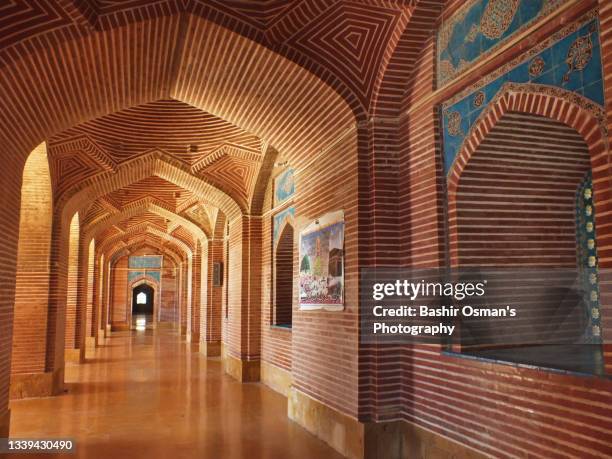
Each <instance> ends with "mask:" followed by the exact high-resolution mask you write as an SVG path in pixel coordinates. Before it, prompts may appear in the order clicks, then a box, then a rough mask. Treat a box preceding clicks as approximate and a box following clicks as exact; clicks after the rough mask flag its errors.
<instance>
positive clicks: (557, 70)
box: [440, 11, 604, 173]
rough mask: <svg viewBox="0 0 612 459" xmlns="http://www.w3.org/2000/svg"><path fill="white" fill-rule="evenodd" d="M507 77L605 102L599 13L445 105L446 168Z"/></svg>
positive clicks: (539, 46)
mask: <svg viewBox="0 0 612 459" xmlns="http://www.w3.org/2000/svg"><path fill="white" fill-rule="evenodd" d="M506 83H521V84H533V85H534V86H546V87H548V86H550V87H556V88H561V89H564V90H566V91H570V92H573V93H576V94H579V95H580V96H583V97H584V98H586V99H588V100H590V101H592V102H593V103H595V104H597V105H598V106H600V107H603V104H604V86H603V80H602V62H601V46H600V40H599V23H598V19H597V13H596V12H595V11H593V12H590V13H588V14H587V15H586V16H585V17H583V18H582V19H581V20H579V21H577V22H575V23H573V24H570V25H569V26H567V27H565V28H564V29H562V30H560V31H559V32H557V33H555V34H553V35H552V36H551V37H549V38H548V39H547V40H544V41H543V42H542V43H540V44H538V45H536V46H535V47H534V48H533V49H532V50H530V51H528V52H527V53H525V54H523V55H522V56H519V57H518V58H516V59H514V60H513V61H511V62H509V63H507V64H506V65H504V66H503V67H500V68H499V69H497V70H496V71H494V72H492V73H491V74H489V75H487V76H485V77H483V78H482V79H481V80H480V81H478V82H477V83H476V84H474V85H472V86H470V87H468V88H466V89H465V90H463V91H461V92H460V93H458V94H456V95H455V96H453V97H451V98H450V99H449V100H447V101H446V102H444V103H443V104H442V105H441V108H440V110H441V120H442V135H443V142H442V144H443V154H444V170H445V172H446V173H448V172H449V170H450V169H451V166H452V164H453V162H454V160H455V158H456V156H457V154H458V153H459V151H460V150H461V147H462V144H463V141H464V139H465V137H466V136H467V135H468V133H469V132H470V129H471V128H472V126H473V125H474V123H475V122H476V120H477V119H478V118H479V116H480V115H481V114H482V113H483V111H484V110H485V109H486V108H487V106H488V104H489V102H490V101H491V100H493V99H494V98H495V96H496V94H497V93H498V92H499V90H500V89H501V88H502V86H503V85H504V84H506Z"/></svg>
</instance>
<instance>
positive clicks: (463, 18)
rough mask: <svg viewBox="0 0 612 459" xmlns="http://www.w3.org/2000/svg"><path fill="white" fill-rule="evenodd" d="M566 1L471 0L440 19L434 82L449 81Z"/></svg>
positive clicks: (442, 82) (442, 83)
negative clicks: (436, 77) (435, 79)
mask: <svg viewBox="0 0 612 459" xmlns="http://www.w3.org/2000/svg"><path fill="white" fill-rule="evenodd" d="M565 1H566V0H474V1H468V2H466V3H465V4H464V5H463V6H462V7H461V8H459V10H458V11H456V12H455V13H454V14H452V16H451V17H450V18H449V19H447V20H446V21H444V22H443V23H442V25H441V26H440V29H439V31H438V35H437V50H438V52H437V59H438V67H437V68H438V84H439V86H443V85H444V84H446V83H448V82H450V81H452V80H453V79H455V78H456V77H457V76H459V75H460V74H461V73H463V72H465V71H466V70H467V69H469V68H470V67H471V66H472V65H473V64H474V63H475V62H476V61H477V60H479V59H480V58H481V57H483V56H484V55H486V54H489V53H491V52H492V51H494V50H495V49H496V48H497V47H499V46H501V45H502V44H504V43H505V42H507V41H508V39H509V38H510V37H512V36H513V35H515V34H517V33H518V32H520V31H522V30H524V29H525V28H526V27H528V26H529V25H531V24H532V23H533V22H535V21H537V20H538V19H541V18H543V17H544V16H546V15H548V14H549V13H550V12H552V11H554V10H555V9H556V8H558V7H559V6H560V5H561V4H563V3H564V2H565Z"/></svg>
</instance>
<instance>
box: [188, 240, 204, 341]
mask: <svg viewBox="0 0 612 459" xmlns="http://www.w3.org/2000/svg"><path fill="white" fill-rule="evenodd" d="M202 306H203V301H202V242H200V241H197V242H196V246H195V250H194V252H193V257H192V259H191V315H190V318H191V327H190V340H191V342H192V343H194V344H196V345H197V344H199V343H200V310H201V308H202Z"/></svg>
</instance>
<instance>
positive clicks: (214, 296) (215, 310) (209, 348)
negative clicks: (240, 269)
mask: <svg viewBox="0 0 612 459" xmlns="http://www.w3.org/2000/svg"><path fill="white" fill-rule="evenodd" d="M223 242H224V241H223V239H210V240H208V242H207V245H208V250H207V252H208V256H207V257H206V264H207V266H208V269H207V275H206V277H205V278H204V280H205V281H206V283H207V288H206V309H205V314H203V315H202V327H201V330H200V332H201V334H200V352H202V353H203V354H204V355H206V356H208V357H216V356H219V355H221V314H222V309H223V307H222V306H223V283H222V285H218V286H215V285H214V283H213V280H214V279H213V275H214V264H215V263H222V264H223ZM226 268H227V267H226V266H223V269H226ZM223 274H225V273H223ZM224 278H225V275H223V276H222V279H224Z"/></svg>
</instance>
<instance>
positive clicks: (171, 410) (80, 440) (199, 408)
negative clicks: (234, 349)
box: [9, 330, 341, 459]
mask: <svg viewBox="0 0 612 459" xmlns="http://www.w3.org/2000/svg"><path fill="white" fill-rule="evenodd" d="M66 381H67V383H68V384H67V393H66V394H64V395H61V396H58V397H49V398H42V399H29V400H19V401H14V402H12V403H11V410H12V422H11V438H18V437H19V438H26V437H27V438H31V437H42V438H54V437H63V438H67V437H69V438H72V439H74V441H75V442H76V445H77V450H76V453H77V454H76V455H74V454H71V455H69V456H68V457H82V458H112V459H116V458H141V457H142V458H172V459H178V458H211V459H216V458H220V459H225V458H249V459H257V458H274V459H277V458H278V459H280V458H282V459H289V458H300V459H303V458H340V457H341V456H340V455H338V454H337V453H336V452H334V450H332V449H331V448H330V447H329V446H327V445H326V444H325V443H323V442H322V441H320V440H318V439H317V438H316V437H314V436H313V435H311V434H310V433H308V432H307V431H306V430H304V429H302V428H301V427H300V426H298V425H297V424H295V423H293V422H292V421H290V420H289V419H288V418H287V414H286V412H287V400H286V399H285V398H284V397H282V396H281V395H279V394H277V393H276V392H274V391H272V390H271V389H269V388H267V387H266V386H264V385H262V384H240V383H238V382H237V381H235V380H233V379H232V378H230V377H229V376H227V375H225V374H223V371H222V369H221V363H220V361H218V360H210V359H208V360H207V359H206V358H205V357H203V356H202V355H201V354H198V353H197V352H191V351H190V350H189V346H188V345H187V344H185V343H184V342H181V340H180V338H179V337H178V336H177V335H176V333H175V332H173V331H171V330H159V331H156V332H153V331H152V330H146V331H136V332H125V333H123V334H117V335H114V336H113V337H112V338H111V339H109V340H108V343H107V345H106V346H104V347H100V348H98V349H97V350H96V358H95V360H93V361H91V362H88V363H85V364H82V365H75V366H71V367H68V368H67V369H66ZM9 457H33V456H32V455H19V456H17V455H10V456H9ZM44 457H47V458H49V457H52V455H48V454H47V455H45V456H44Z"/></svg>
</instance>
